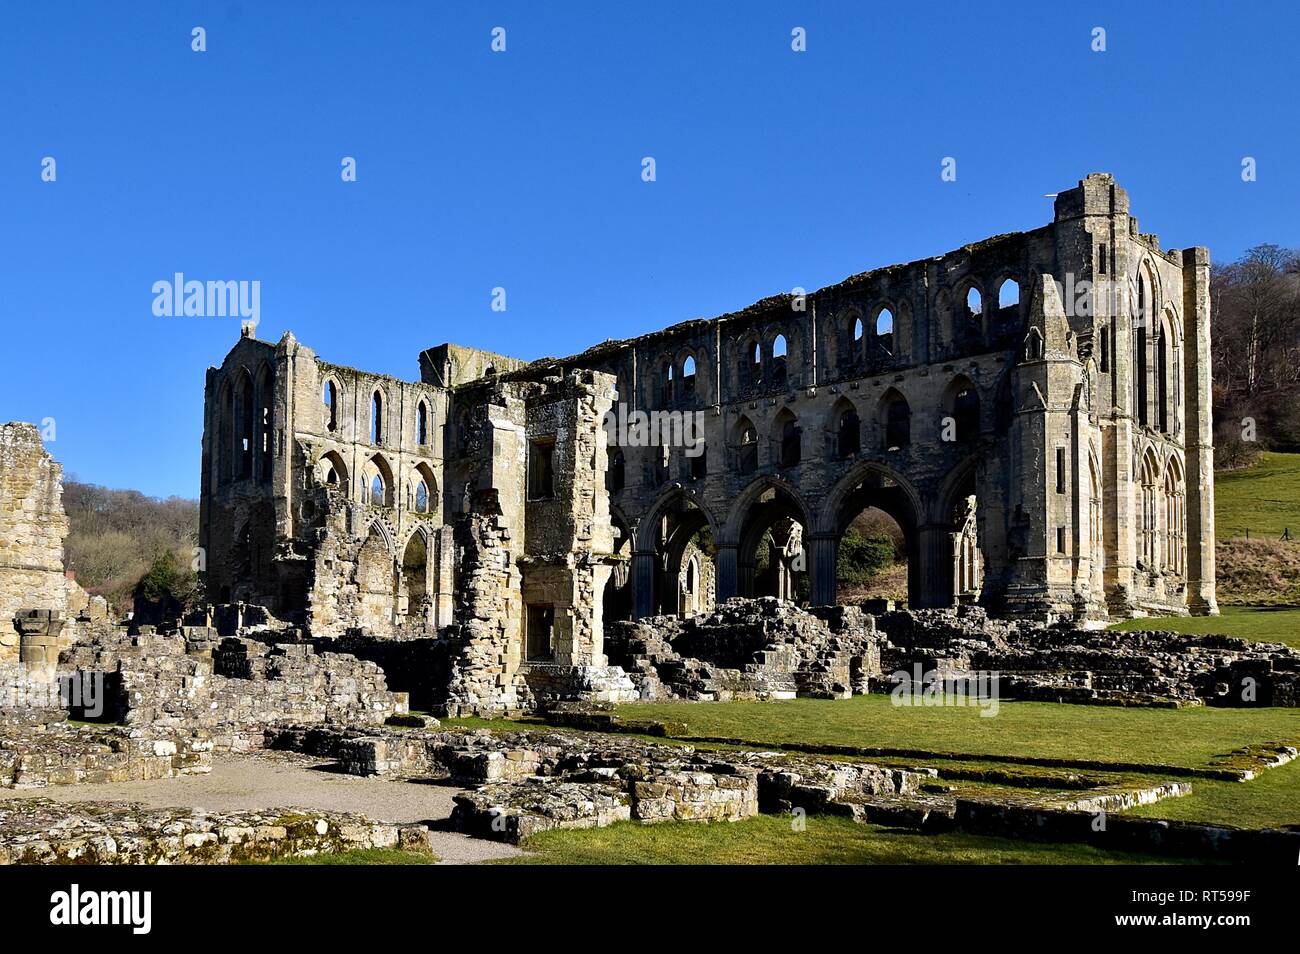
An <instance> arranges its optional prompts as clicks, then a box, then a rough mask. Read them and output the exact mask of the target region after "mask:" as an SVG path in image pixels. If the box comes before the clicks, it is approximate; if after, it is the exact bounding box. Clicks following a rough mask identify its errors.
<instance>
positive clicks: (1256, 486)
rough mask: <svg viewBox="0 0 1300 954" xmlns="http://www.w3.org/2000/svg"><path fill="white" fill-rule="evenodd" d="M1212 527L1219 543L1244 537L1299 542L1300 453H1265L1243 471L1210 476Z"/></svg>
mask: <svg viewBox="0 0 1300 954" xmlns="http://www.w3.org/2000/svg"><path fill="white" fill-rule="evenodd" d="M1214 525H1215V532H1216V534H1217V535H1218V538H1219V539H1220V540H1228V539H1230V538H1233V537H1241V536H1245V535H1246V531H1247V530H1249V531H1250V535H1251V537H1252V538H1257V537H1265V538H1271V539H1277V538H1278V537H1280V536H1281V535H1282V531H1283V530H1285V529H1288V528H1289V529H1290V531H1291V536H1292V537H1294V538H1297V539H1300V454H1277V453H1272V452H1269V453H1265V454H1262V455H1260V459H1259V462H1258V463H1257V464H1255V466H1253V467H1248V468H1246V469H1244V470H1234V471H1224V472H1220V473H1217V474H1215V475H1214Z"/></svg>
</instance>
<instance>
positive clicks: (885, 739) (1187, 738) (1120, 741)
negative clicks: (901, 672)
mask: <svg viewBox="0 0 1300 954" xmlns="http://www.w3.org/2000/svg"><path fill="white" fill-rule="evenodd" d="M618 712H619V714H620V715H622V716H624V717H626V718H628V719H664V720H672V721H676V722H684V723H685V724H686V726H687V730H688V734H690V735H697V736H725V737H728V738H739V739H746V740H749V741H753V742H756V743H765V742H766V743H771V742H813V743H816V742H824V743H831V744H835V745H856V746H881V747H889V748H907V749H923V750H925V751H928V752H939V753H954V752H955V753H964V754H972V755H976V754H978V755H993V756H1021V757H1023V756H1047V757H1051V758H1069V759H1089V760H1101V761H1117V762H1147V763H1154V764H1160V765H1176V766H1180V767H1185V768H1194V767H1200V766H1204V765H1206V764H1208V763H1209V762H1211V760H1213V759H1214V757H1215V756H1220V755H1226V754H1227V753H1228V752H1230V751H1231V750H1232V749H1235V748H1238V747H1240V746H1242V745H1245V744H1247V743H1251V742H1296V741H1300V716H1297V714H1296V712H1295V711H1294V710H1290V709H1210V708H1205V707H1199V708H1194V709H1123V708H1112V707H1106V706H1070V705H1058V704H1055V703H1049V702H1003V703H1001V706H1000V708H999V711H998V714H997V715H996V716H992V717H989V718H984V717H981V716H980V714H979V710H978V709H975V708H959V707H953V706H935V707H932V708H911V707H905V706H895V705H893V704H892V702H891V700H890V698H889V697H888V696H885V695H874V694H873V695H866V696H854V697H853V698H852V699H844V700H836V701H831V700H823V699H791V700H789V701H785V702H721V703H714V702H703V703H629V704H627V705H622V706H619V707H618Z"/></svg>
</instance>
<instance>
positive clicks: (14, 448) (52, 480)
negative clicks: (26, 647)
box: [0, 423, 69, 661]
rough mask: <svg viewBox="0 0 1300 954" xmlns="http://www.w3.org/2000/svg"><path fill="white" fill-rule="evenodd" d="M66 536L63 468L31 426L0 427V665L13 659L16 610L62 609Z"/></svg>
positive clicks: (65, 602)
mask: <svg viewBox="0 0 1300 954" xmlns="http://www.w3.org/2000/svg"><path fill="white" fill-rule="evenodd" d="M67 534H68V518H67V515H66V514H65V513H64V512H63V468H62V467H60V466H59V465H58V464H57V463H56V462H55V460H54V458H53V457H51V456H50V455H49V454H48V453H46V451H45V446H44V444H43V443H42V442H41V435H40V431H39V430H38V429H37V427H36V425H35V424H23V423H9V424H5V425H0V661H4V660H16V659H17V658H18V633H17V631H16V630H15V629H14V627H13V623H12V621H13V619H14V617H15V616H16V615H17V614H18V613H19V611H21V610H28V609H40V610H56V611H59V612H63V611H65V610H66V609H67V606H68V586H69V581H68V580H66V579H65V578H64V574H63V540H64V538H65V537H66V536H67Z"/></svg>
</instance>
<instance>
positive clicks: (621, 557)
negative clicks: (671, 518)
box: [601, 517, 632, 623]
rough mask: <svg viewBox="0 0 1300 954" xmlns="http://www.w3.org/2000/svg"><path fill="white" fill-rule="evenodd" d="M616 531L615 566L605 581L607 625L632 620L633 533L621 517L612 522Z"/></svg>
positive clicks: (603, 601)
mask: <svg viewBox="0 0 1300 954" xmlns="http://www.w3.org/2000/svg"><path fill="white" fill-rule="evenodd" d="M610 522H611V523H612V524H613V530H614V552H613V557H614V566H613V569H612V570H611V571H610V574H609V579H608V580H606V581H605V590H604V593H603V596H602V603H603V605H602V607H601V618H602V619H603V620H604V621H605V622H606V623H612V622H618V621H620V620H627V619H631V618H632V533H631V531H630V530H628V526H627V523H625V522H624V521H623V520H622V519H621V518H619V517H613V518H612V519H611V521H610Z"/></svg>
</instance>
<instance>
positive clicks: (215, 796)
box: [0, 753, 520, 864]
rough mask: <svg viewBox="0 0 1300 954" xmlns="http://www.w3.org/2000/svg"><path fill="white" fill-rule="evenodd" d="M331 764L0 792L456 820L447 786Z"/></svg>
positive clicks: (438, 841)
mask: <svg viewBox="0 0 1300 954" xmlns="http://www.w3.org/2000/svg"><path fill="white" fill-rule="evenodd" d="M324 764H325V763H322V762H321V760H319V759H314V758H307V757H303V756H292V755H287V754H284V753H276V754H274V755H268V754H260V755H252V756H230V757H222V758H217V759H214V760H213V766H212V772H211V773H210V774H208V775H191V776H186V777H183V778H168V779H157V780H154V781H147V782H112V783H109V784H105V785H51V786H49V787H47V788H38V789H21V790H14V789H0V799H9V798H23V797H27V798H31V797H32V796H39V797H41V798H49V799H51V800H53V801H57V802H109V801H132V802H140V803H142V804H144V805H148V806H150V807H152V808H206V809H209V810H211V811H240V810H251V809H264V808H307V809H311V808H315V809H321V810H329V811H340V812H363V813H364V814H366V815H367V816H369V817H370V818H372V819H374V820H376V821H387V822H430V823H436V822H441V821H443V820H445V819H446V818H447V817H448V816H450V815H451V809H452V806H453V802H452V796H453V795H455V794H456V793H457V792H459V791H460V789H458V788H455V787H454V786H447V785H431V784H423V783H419V782H400V781H387V780H384V779H374V778H358V777H356V776H354V775H343V774H341V773H338V772H331V771H328V770H324V769H323V768H322V767H321V766H323V765H324ZM432 847H433V851H434V853H435V854H437V855H438V857H439V858H440V859H441V860H442V863H443V864H472V863H474V862H478V861H487V860H489V859H492V858H508V857H512V856H514V855H518V854H520V851H519V849H517V848H513V847H511V846H510V845H502V844H498V843H496V842H490V841H483V840H481V839H477V838H469V837H467V836H465V835H461V834H458V833H456V832H451V831H434V832H433V838H432Z"/></svg>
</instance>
